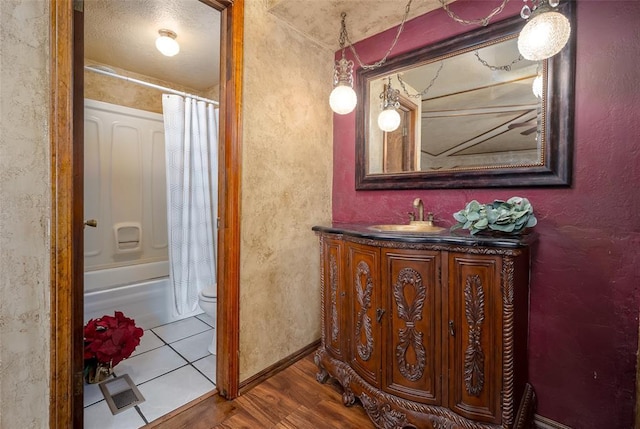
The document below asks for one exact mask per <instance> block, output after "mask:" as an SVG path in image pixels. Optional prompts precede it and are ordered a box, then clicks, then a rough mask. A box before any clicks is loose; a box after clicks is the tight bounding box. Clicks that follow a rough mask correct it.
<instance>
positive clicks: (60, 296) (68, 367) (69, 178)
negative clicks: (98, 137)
mask: <svg viewBox="0 0 640 429" xmlns="http://www.w3.org/2000/svg"><path fill="white" fill-rule="evenodd" d="M50 7H51V9H50V13H51V16H50V18H51V26H50V33H49V36H50V40H51V45H50V49H51V68H50V79H51V82H50V86H51V94H50V96H51V98H50V103H51V112H50V116H49V122H50V124H51V126H50V130H51V131H50V150H51V200H52V201H51V221H50V222H51V225H50V240H51V242H50V245H51V249H50V250H51V256H50V261H51V262H50V276H51V281H50V286H51V291H50V294H51V296H50V305H51V311H50V315H51V316H50V317H51V337H50V341H51V345H50V387H49V395H50V400H49V427H51V428H61V429H62V428H70V427H73V422H74V415H75V414H76V412H75V411H76V410H75V408H76V407H74V404H75V402H74V401H73V397H74V390H75V388H74V387H75V386H74V376H73V372H74V371H73V349H74V339H75V335H74V334H77V333H76V332H74V326H73V323H72V321H73V320H74V317H75V315H74V306H73V305H74V302H73V301H74V299H73V298H74V296H73V295H74V294H73V285H74V284H75V283H76V282H75V281H74V280H75V277H74V258H73V222H74V221H75V219H74V217H73V213H74V202H75V201H74V195H73V177H74V170H73V4H72V2H71V1H69V0H52V1H51V3H50ZM81 388H82V386H80V389H81ZM76 405H77V404H76Z"/></svg>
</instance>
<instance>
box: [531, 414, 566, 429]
mask: <svg viewBox="0 0 640 429" xmlns="http://www.w3.org/2000/svg"><path fill="white" fill-rule="evenodd" d="M533 423H534V425H535V427H536V429H572V428H571V427H569V426H566V425H563V424H562V423H558V422H556V421H553V420H551V419H548V418H546V417H543V416H541V415H539V414H535V415H534V416H533Z"/></svg>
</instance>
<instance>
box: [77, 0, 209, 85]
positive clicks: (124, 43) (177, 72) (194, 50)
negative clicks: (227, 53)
mask: <svg viewBox="0 0 640 429" xmlns="http://www.w3.org/2000/svg"><path fill="white" fill-rule="evenodd" d="M84 11H85V13H84V16H85V31H84V41H85V58H86V59H89V60H93V61H97V62H99V63H103V64H107V65H111V66H114V67H119V68H122V69H125V70H129V71H132V72H136V73H140V74H143V75H146V76H151V77H154V78H157V79H161V80H165V81H168V82H175V83H177V84H180V85H184V86H187V87H189V88H193V89H197V90H205V89H208V88H211V87H212V86H214V85H217V84H218V81H219V73H220V12H218V11H216V10H215V9H213V8H212V7H209V6H207V5H205V4H203V3H201V2H200V1H199V0H85V2H84ZM163 28H166V29H169V30H172V31H174V32H175V33H176V34H177V35H178V37H177V38H176V40H177V41H178V43H179V44H180V53H179V54H178V55H176V56H174V57H165V56H164V55H162V54H161V53H160V52H158V50H157V49H156V48H155V39H156V38H157V37H158V30H159V29H163Z"/></svg>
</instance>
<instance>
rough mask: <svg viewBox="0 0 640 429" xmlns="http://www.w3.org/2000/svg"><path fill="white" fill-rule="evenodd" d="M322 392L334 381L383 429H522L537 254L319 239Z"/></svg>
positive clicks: (324, 233) (502, 245)
mask: <svg viewBox="0 0 640 429" xmlns="http://www.w3.org/2000/svg"><path fill="white" fill-rule="evenodd" d="M313 229H314V231H316V233H317V234H318V236H319V239H320V255H321V284H322V344H321V346H320V348H319V350H318V351H317V353H316V355H315V361H316V364H317V365H318V368H319V373H318V376H317V378H318V381H320V382H324V381H326V380H327V378H328V377H329V376H332V377H334V378H335V379H337V380H338V382H339V383H340V384H341V385H342V387H343V388H344V393H343V397H342V399H343V402H344V404H345V405H347V406H349V405H352V404H354V402H355V400H356V398H358V399H359V400H360V402H361V403H362V406H363V407H364V409H365V410H366V411H367V413H368V415H369V417H370V418H371V420H372V421H373V423H374V425H375V426H376V427H378V428H385V429H390V428H398V429H400V428H437V429H438V428H468V429H471V428H485V429H489V428H492V429H493V428H505V429H506V428H525V427H529V426H530V425H531V418H532V414H533V405H534V402H535V398H534V393H533V389H532V388H531V386H530V385H529V384H528V383H527V337H528V303H529V263H530V262H529V261H530V257H529V255H530V246H531V244H532V242H533V241H534V238H535V237H534V235H528V236H524V237H518V238H506V239H502V238H476V237H469V236H468V235H467V233H461V234H460V235H440V234H438V235H416V234H406V233H405V234H398V233H381V232H373V231H370V230H368V229H367V228H366V227H363V226H337V227H314V228H313Z"/></svg>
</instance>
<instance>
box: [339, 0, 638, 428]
mask: <svg viewBox="0 0 640 429" xmlns="http://www.w3.org/2000/svg"><path fill="white" fill-rule="evenodd" d="M495 3H497V1H490V2H489V1H480V2H479V1H477V0H472V1H469V0H459V1H457V2H455V3H454V4H453V5H452V9H454V10H455V11H457V12H458V13H459V14H460V15H462V16H464V17H466V18H474V17H479V16H484V15H486V14H487V12H488V11H489V10H491V8H493V7H494V6H495ZM521 6H522V3H521V2H511V3H509V4H508V6H507V9H506V10H505V12H504V13H503V14H502V15H500V18H505V17H507V16H512V15H514V14H517V13H518V10H519V8H520V7H521ZM353 19H355V18H353ZM348 20H349V17H347V22H348ZM405 28H406V29H405V32H404V33H403V34H402V36H401V37H400V42H399V44H398V47H397V48H396V49H395V50H394V52H393V53H392V55H396V54H398V53H401V52H405V51H407V50H410V49H413V48H416V47H419V46H423V45H425V44H429V43H432V42H434V41H437V40H441V39H443V38H447V37H450V36H452V35H454V34H456V33H462V32H466V31H469V28H468V27H463V26H462V25H459V24H456V23H454V22H453V21H452V20H451V19H449V18H448V17H447V16H446V15H445V14H444V13H443V12H442V10H438V11H434V12H432V13H429V14H427V15H423V16H422V17H418V18H416V19H414V20H412V21H410V22H408V23H407V25H406V27H405ZM639 28H640V1H637V0H634V1H607V2H596V1H590V0H580V1H578V4H577V28H576V29H575V30H576V31H575V35H576V37H577V65H576V69H577V70H576V77H575V80H576V105H575V154H574V174H573V185H572V187H571V188H568V189H543V188H538V189H536V188H520V189H518V188H515V189H463V190H454V189H452V190H415V191H359V192H356V191H355V159H354V158H355V148H354V146H355V114H353V113H352V114H350V115H346V116H340V115H334V134H333V141H334V183H333V220H334V222H336V223H345V222H346V223H350V222H364V223H390V222H395V223H405V222H407V221H408V217H407V212H408V211H410V210H411V209H412V206H411V203H412V201H413V198H414V197H421V198H422V199H423V200H424V202H425V209H426V210H428V211H432V212H434V213H435V214H436V219H437V220H438V221H439V223H440V224H443V225H444V224H446V225H451V224H453V223H454V221H453V218H452V216H451V214H452V213H453V212H455V211H457V210H459V209H461V208H462V207H464V205H465V203H466V202H468V201H470V200H472V199H476V200H479V201H481V202H489V201H492V200H493V199H506V198H509V197H511V196H513V195H519V196H524V197H527V198H529V200H530V201H531V202H532V204H533V206H534V209H535V212H536V215H537V217H538V220H539V223H538V226H536V230H537V231H538V233H539V234H540V241H539V245H538V247H537V249H536V251H535V255H534V262H533V272H532V279H531V315H530V339H529V373H530V377H529V378H530V381H531V383H532V384H533V386H534V388H535V390H536V393H537V394H538V414H540V415H543V416H545V417H548V418H551V419H553V420H556V421H558V422H560V423H563V424H565V425H568V426H571V427H573V428H576V429H591V428H593V429H596V428H597V429H603V428H607V429H617V428H630V427H632V426H633V407H634V403H635V399H634V397H635V395H634V391H635V353H636V350H637V345H638V308H639V307H638V306H639V299H638V297H639V293H638V287H639V286H640V252H639V249H640V191H639V190H638V184H640V142H639V139H640V119H639V118H640V84H638V80H639V77H640V73H639V72H638V70H640V30H639ZM394 35H395V29H392V30H390V31H386V32H384V33H381V34H378V35H376V36H374V37H371V38H369V39H366V40H364V41H362V42H360V43H358V44H357V45H356V47H357V50H358V53H359V55H360V56H361V58H362V60H363V61H365V62H373V61H376V60H378V59H380V57H382V55H383V54H384V52H386V50H387V49H388V47H389V46H390V44H391V40H392V39H393V37H394ZM337 55H338V53H337V54H336V56H337Z"/></svg>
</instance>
